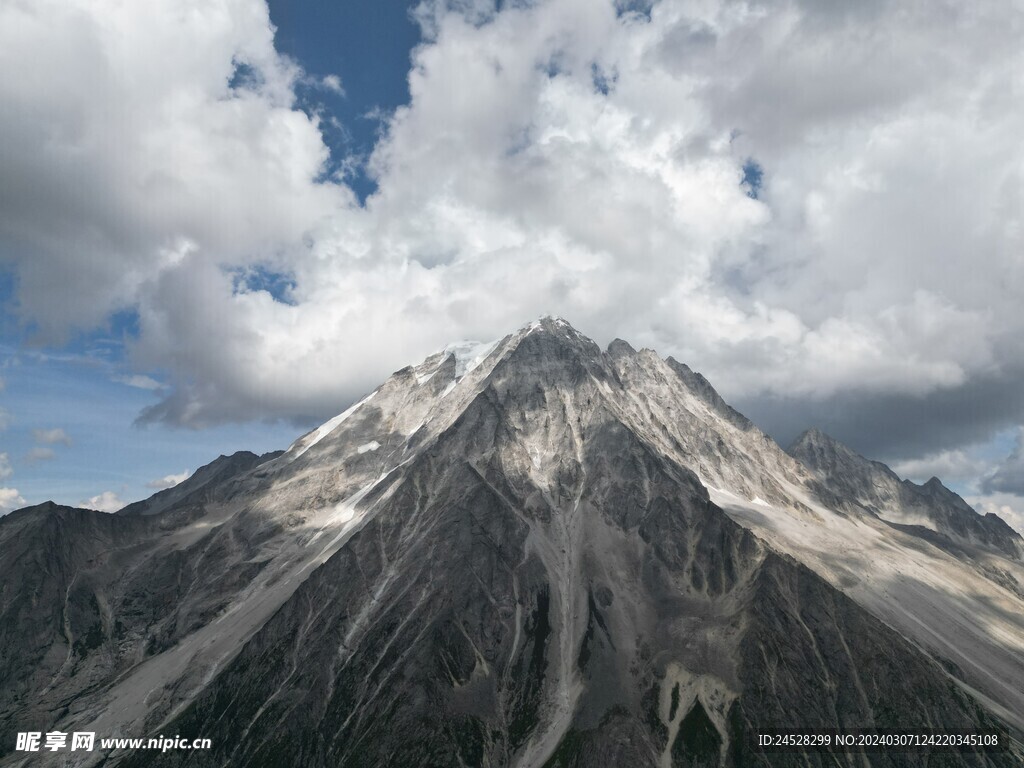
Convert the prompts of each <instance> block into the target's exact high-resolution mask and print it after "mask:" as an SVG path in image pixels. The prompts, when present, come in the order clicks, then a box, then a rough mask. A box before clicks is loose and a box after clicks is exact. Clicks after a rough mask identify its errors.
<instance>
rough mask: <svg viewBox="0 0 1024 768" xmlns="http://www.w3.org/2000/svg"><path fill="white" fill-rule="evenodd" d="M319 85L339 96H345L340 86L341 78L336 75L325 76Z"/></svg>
mask: <svg viewBox="0 0 1024 768" xmlns="http://www.w3.org/2000/svg"><path fill="white" fill-rule="evenodd" d="M320 84H321V85H322V86H323V87H324V88H326V89H327V90H328V91H331V92H332V93H336V94H338V95H339V96H344V95H345V89H344V88H343V87H342V85H341V78H340V77H338V76H337V75H325V76H324V77H323V78H321V80H320Z"/></svg>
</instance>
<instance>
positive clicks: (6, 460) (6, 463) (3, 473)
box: [0, 452, 14, 480]
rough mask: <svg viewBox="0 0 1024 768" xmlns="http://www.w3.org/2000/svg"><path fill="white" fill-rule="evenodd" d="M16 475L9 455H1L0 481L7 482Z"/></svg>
mask: <svg viewBox="0 0 1024 768" xmlns="http://www.w3.org/2000/svg"><path fill="white" fill-rule="evenodd" d="M13 474H14V469H12V468H11V459H10V457H9V456H8V455H7V453H6V452H5V453H0V480H6V479H7V478H8V477H10V476H11V475H13Z"/></svg>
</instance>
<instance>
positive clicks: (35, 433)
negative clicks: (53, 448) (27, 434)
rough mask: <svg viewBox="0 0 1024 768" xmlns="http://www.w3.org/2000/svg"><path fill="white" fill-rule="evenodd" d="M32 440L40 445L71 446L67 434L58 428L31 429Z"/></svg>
mask: <svg viewBox="0 0 1024 768" xmlns="http://www.w3.org/2000/svg"><path fill="white" fill-rule="evenodd" d="M32 439H33V440H35V441H36V442H37V443H40V444H42V445H56V444H57V443H61V444H63V445H71V438H70V437H69V436H68V433H67V432H65V431H64V430H63V429H61V428H60V427H55V428H53V429H33V430H32Z"/></svg>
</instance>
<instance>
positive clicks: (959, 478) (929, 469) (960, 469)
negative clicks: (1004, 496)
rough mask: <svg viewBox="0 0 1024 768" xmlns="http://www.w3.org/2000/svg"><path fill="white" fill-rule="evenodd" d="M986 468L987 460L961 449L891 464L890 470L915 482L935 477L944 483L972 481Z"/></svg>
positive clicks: (983, 472)
mask: <svg viewBox="0 0 1024 768" xmlns="http://www.w3.org/2000/svg"><path fill="white" fill-rule="evenodd" d="M988 469H989V465H988V463H987V462H985V461H983V460H981V459H978V458H974V457H972V456H970V455H969V454H968V453H967V452H966V451H962V450H953V451H939V452H938V453H933V454H930V455H928V456H923V457H921V458H917V459H908V460H906V461H899V462H896V463H894V464H893V465H892V470H893V471H894V472H895V473H896V474H897V475H899V476H900V477H903V478H906V479H908V480H913V481H914V482H916V483H924V482H926V481H928V480H930V479H931V478H933V477H937V478H939V479H940V480H942V482H943V483H944V484H946V485H950V484H951V483H952V484H957V483H964V482H974V481H976V480H977V479H978V478H979V477H981V476H982V475H984V474H985V472H986V471H987V470H988Z"/></svg>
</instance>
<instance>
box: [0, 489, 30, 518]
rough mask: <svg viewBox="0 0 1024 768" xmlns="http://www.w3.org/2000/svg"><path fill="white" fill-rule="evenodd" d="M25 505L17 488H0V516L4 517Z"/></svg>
mask: <svg viewBox="0 0 1024 768" xmlns="http://www.w3.org/2000/svg"><path fill="white" fill-rule="evenodd" d="M27 503H28V502H26V501H25V499H24V497H22V495H21V494H20V493H18V489H17V488H0V515H6V514H7V513H8V512H11V511H12V510H15V509H18V508H19V507H23V506H25V504H27Z"/></svg>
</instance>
